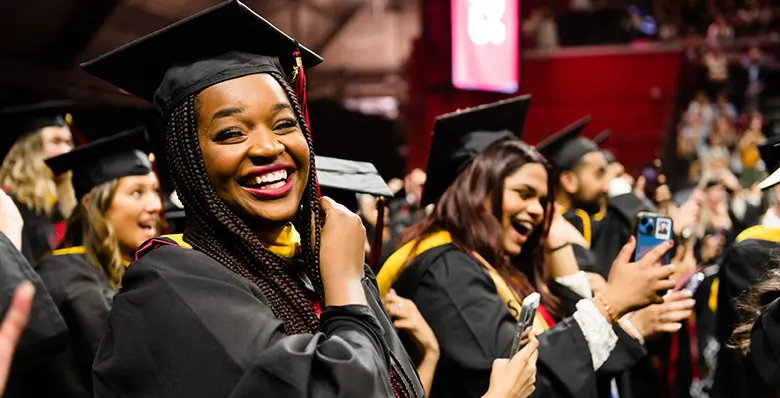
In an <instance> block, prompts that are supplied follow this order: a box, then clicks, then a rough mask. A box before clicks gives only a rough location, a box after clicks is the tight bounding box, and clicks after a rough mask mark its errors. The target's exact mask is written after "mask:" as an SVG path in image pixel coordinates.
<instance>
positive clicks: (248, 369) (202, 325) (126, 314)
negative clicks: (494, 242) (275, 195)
mask: <svg viewBox="0 0 780 398" xmlns="http://www.w3.org/2000/svg"><path fill="white" fill-rule="evenodd" d="M123 283H124V287H123V290H122V291H121V292H120V293H119V294H117V296H115V298H114V308H113V310H112V312H111V315H110V317H109V332H108V334H107V335H106V337H105V338H104V340H103V343H102V345H101V347H100V349H99V350H98V355H97V358H96V360H95V363H94V365H93V374H94V384H95V396H96V397H119V396H121V397H149V396H165V397H194V396H197V397H249V396H279V397H282V396H283V397H368V396H371V397H388V396H392V395H393V390H392V386H391V383H390V373H389V371H388V368H389V353H388V351H387V349H386V345H384V344H383V340H382V338H383V336H382V329H381V327H380V325H379V323H378V321H377V319H376V317H375V316H374V313H373V312H372V311H371V309H370V308H369V307H368V306H361V305H350V306H343V307H327V308H326V309H325V310H324V311H323V313H322V315H321V319H320V321H321V328H320V330H321V332H320V333H317V334H314V335H311V334H299V335H292V336H287V335H285V334H284V332H283V326H282V322H281V321H280V320H279V319H277V318H276V317H275V316H274V314H273V313H272V311H271V309H270V308H269V306H268V304H267V302H266V300H265V298H264V297H263V295H262V294H261V293H260V291H259V289H258V288H256V287H255V286H254V285H253V284H251V283H250V282H249V281H248V280H246V279H244V278H241V277H239V276H238V275H236V274H234V273H232V272H230V271H229V270H227V269H226V268H224V267H222V266H221V265H219V264H218V263H216V262H215V261H214V260H212V259H211V258H209V257H207V256H206V255H204V254H202V253H199V252H196V251H193V250H188V249H183V248H175V247H162V248H158V249H155V250H153V251H152V252H150V253H148V254H147V255H146V256H144V257H143V258H142V259H140V260H139V261H137V262H135V263H133V264H132V265H131V266H130V268H129V269H128V272H127V273H126V274H125V278H124V280H123Z"/></svg>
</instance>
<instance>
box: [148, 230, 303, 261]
mask: <svg viewBox="0 0 780 398" xmlns="http://www.w3.org/2000/svg"><path fill="white" fill-rule="evenodd" d="M163 238H168V239H170V240H172V241H174V242H176V244H178V245H179V246H181V247H184V248H187V249H192V246H190V245H189V244H188V243H187V242H185V241H184V236H183V235H182V234H173V235H164V236H163ZM266 248H267V249H268V250H270V251H272V252H273V253H276V254H277V255H278V256H280V257H284V258H292V257H295V255H296V254H298V253H299V252H300V251H301V234H299V233H298V231H297V230H296V229H295V227H294V226H293V225H292V223H290V224H287V226H285V227H284V229H283V230H282V231H281V232H280V233H279V235H278V236H277V237H276V239H275V240H274V242H273V243H271V244H270V245H267V246H266Z"/></svg>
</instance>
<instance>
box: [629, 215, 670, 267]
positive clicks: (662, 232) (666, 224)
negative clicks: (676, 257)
mask: <svg viewBox="0 0 780 398" xmlns="http://www.w3.org/2000/svg"><path fill="white" fill-rule="evenodd" d="M672 231H674V224H673V221H672V219H671V218H669V217H666V216H664V215H661V214H658V213H650V212H641V213H639V214H637V221H636V225H635V227H634V234H635V236H636V251H635V253H634V258H635V261H639V260H640V259H641V258H642V257H643V256H644V255H645V254H647V252H649V251H650V250H653V248H655V247H656V246H658V245H660V244H663V243H666V242H667V241H669V240H670V239H672V234H673V232H672ZM670 260H671V256H670V254H669V253H668V252H667V253H666V254H664V256H663V257H661V264H664V265H668V264H669V263H670Z"/></svg>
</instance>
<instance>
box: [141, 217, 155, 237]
mask: <svg viewBox="0 0 780 398" xmlns="http://www.w3.org/2000/svg"><path fill="white" fill-rule="evenodd" d="M138 226H139V227H140V228H141V229H142V230H144V231H145V232H146V233H148V234H150V235H155V234H156V233H157V223H156V222H155V221H153V220H150V221H141V222H139V223H138Z"/></svg>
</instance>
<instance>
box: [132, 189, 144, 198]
mask: <svg viewBox="0 0 780 398" xmlns="http://www.w3.org/2000/svg"><path fill="white" fill-rule="evenodd" d="M141 196H144V191H142V190H140V189H136V190H135V191H133V197H134V198H140V197H141Z"/></svg>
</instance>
